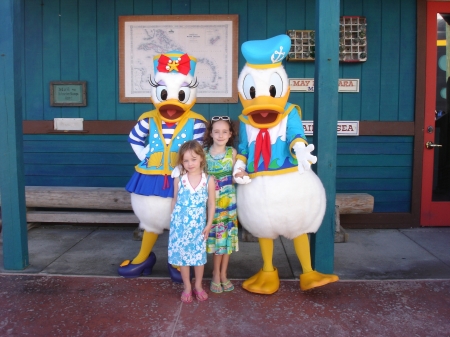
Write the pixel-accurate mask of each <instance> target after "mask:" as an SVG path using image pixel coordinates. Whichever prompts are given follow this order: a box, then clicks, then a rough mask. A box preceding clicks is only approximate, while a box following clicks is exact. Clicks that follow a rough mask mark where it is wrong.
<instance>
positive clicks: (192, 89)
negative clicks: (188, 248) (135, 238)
mask: <svg viewBox="0 0 450 337" xmlns="http://www.w3.org/2000/svg"><path fill="white" fill-rule="evenodd" d="M153 63H154V73H155V76H154V78H151V77H150V85H151V87H152V88H151V100H152V103H153V104H154V106H155V108H156V109H155V110H152V111H148V112H145V113H144V114H142V115H141V116H140V117H139V120H138V123H137V124H136V125H135V127H134V128H133V129H132V130H131V132H130V135H129V137H128V142H129V143H130V144H131V147H132V148H133V150H134V152H135V153H136V156H137V157H138V158H139V160H140V163H139V164H137V165H136V167H135V169H136V171H135V173H134V174H133V176H132V177H131V179H130V181H129V182H128V184H127V186H126V190H127V191H128V192H130V193H131V205H132V207H133V211H134V213H135V214H136V216H137V217H138V218H139V226H140V228H142V229H143V230H144V232H143V237H142V244H141V249H140V251H139V254H138V255H137V256H136V257H135V258H134V259H133V260H126V261H124V262H123V263H122V264H121V265H120V267H119V268H118V273H119V275H121V276H123V277H130V278H131V277H139V276H141V275H150V274H151V272H152V268H153V266H154V265H155V263H156V256H155V253H154V252H152V249H153V246H154V244H155V242H156V240H157V238H158V235H159V234H162V233H163V230H164V229H169V225H170V206H171V201H172V197H173V189H174V186H173V178H172V177H171V173H172V170H173V169H174V168H175V166H176V162H177V156H178V149H179V148H180V146H181V145H182V144H183V143H185V142H186V141H188V140H197V141H199V142H200V143H203V136H204V133H205V130H206V124H205V122H206V120H205V118H204V117H203V116H201V115H199V114H197V113H195V112H193V111H191V108H192V106H193V105H194V104H195V102H196V98H197V89H196V88H197V85H198V82H197V80H196V79H194V73H195V66H196V63H197V60H196V59H195V58H194V57H192V56H190V55H188V54H185V53H182V52H180V51H170V52H168V53H165V54H159V55H156V56H155V57H154V58H153ZM146 143H147V145H146ZM170 270H171V269H170V266H169V271H170ZM175 275H176V273H175ZM178 275H179V273H178ZM171 276H172V274H171ZM175 277H177V276H175ZM178 277H180V276H178ZM180 279H181V278H180ZM174 281H178V282H179V281H180V280H174Z"/></svg>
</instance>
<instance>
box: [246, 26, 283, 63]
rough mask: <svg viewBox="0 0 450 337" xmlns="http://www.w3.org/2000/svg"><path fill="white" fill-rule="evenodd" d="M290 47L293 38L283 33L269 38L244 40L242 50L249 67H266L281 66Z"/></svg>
mask: <svg viewBox="0 0 450 337" xmlns="http://www.w3.org/2000/svg"><path fill="white" fill-rule="evenodd" d="M290 48H291V38H290V37H289V36H287V35H286V34H282V35H278V36H274V37H272V38H270V39H267V40H253V41H247V42H244V43H243V44H242V47H241V51H242V55H244V57H245V60H246V61H247V65H248V66H249V67H252V68H265V69H266V68H271V67H278V66H280V65H281V61H283V59H284V58H285V57H286V56H287V53H288V52H289V49H290Z"/></svg>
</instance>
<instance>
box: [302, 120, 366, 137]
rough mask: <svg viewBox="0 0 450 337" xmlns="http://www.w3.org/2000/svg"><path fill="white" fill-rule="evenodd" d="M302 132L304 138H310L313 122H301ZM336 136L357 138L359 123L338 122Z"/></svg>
mask: <svg viewBox="0 0 450 337" xmlns="http://www.w3.org/2000/svg"><path fill="white" fill-rule="evenodd" d="M302 123H303V131H305V135H306V136H312V134H313V131H314V122H313V121H302ZM337 135H338V136H359V121H338V124H337Z"/></svg>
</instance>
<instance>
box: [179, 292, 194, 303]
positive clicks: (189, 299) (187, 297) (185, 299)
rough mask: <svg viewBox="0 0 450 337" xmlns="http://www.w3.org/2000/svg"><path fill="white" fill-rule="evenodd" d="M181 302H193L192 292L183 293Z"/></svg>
mask: <svg viewBox="0 0 450 337" xmlns="http://www.w3.org/2000/svg"><path fill="white" fill-rule="evenodd" d="M181 302H184V303H191V302H192V291H190V292H188V293H185V292H184V291H183V292H182V293H181Z"/></svg>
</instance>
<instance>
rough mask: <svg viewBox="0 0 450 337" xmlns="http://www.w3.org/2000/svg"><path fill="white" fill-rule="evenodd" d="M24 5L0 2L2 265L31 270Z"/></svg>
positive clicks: (10, 0)
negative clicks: (25, 143) (24, 108)
mask: <svg viewBox="0 0 450 337" xmlns="http://www.w3.org/2000/svg"><path fill="white" fill-rule="evenodd" d="M22 6H23V2H22V1H16V0H5V1H0V55H1V57H0V72H1V73H2V76H1V77H0V101H1V103H0V105H1V106H2V107H4V110H3V111H2V112H1V113H0V125H1V126H2V132H0V156H1V158H2V165H0V191H1V194H2V195H3V198H2V226H3V229H2V230H3V265H4V268H5V269H7V270H21V269H24V268H25V267H27V266H28V264H29V262H28V239H27V222H26V212H25V184H24V172H23V167H24V165H23V153H22V152H23V151H22V148H23V146H22V100H21V97H22V58H21V57H22V55H23V49H22V48H23V40H24V38H23V21H22V20H23V19H22V18H23V9H22Z"/></svg>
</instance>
